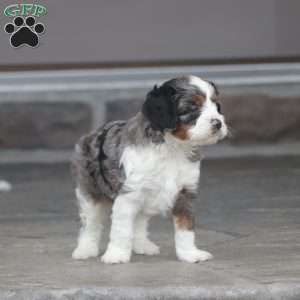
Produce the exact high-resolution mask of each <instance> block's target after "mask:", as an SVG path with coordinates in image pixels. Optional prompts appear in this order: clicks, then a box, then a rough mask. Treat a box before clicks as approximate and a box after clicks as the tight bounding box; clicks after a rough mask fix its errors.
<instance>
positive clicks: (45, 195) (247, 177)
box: [0, 156, 300, 300]
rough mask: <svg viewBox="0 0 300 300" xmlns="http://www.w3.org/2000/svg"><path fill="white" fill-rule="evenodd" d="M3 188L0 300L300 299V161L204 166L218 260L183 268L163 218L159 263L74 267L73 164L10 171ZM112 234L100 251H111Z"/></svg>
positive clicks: (205, 209) (205, 200) (3, 172)
mask: <svg viewBox="0 0 300 300" xmlns="http://www.w3.org/2000/svg"><path fill="white" fill-rule="evenodd" d="M0 179H7V180H8V181H9V182H11V183H12V190H11V192H9V193H0V228H1V230H0V241H1V244H0V258H1V261H0V299H4V300H8V299H9V300H16V299H17V300H25V299H26V300H27V299H32V300H38V299H39V300H40V299H53V300H54V299H55V300H56V299H57V300H65V299H74V300H77V299H80V300H82V299H88V300H90V299H95V300H98V299H99V300H100V299H101V300H102V299H136V300H137V299H141V300H142V299H170V300H171V299H172V300H173V299H182V300H183V299H184V300H188V299H197V300H212V299H228V300H229V299H230V300H232V299H238V300H244V299H247V300H249V299H253V300H254V299H255V300H259V299H263V300H266V299H272V300H273V299H275V300H277V299H278V300H279V299H285V300H292V299H293V300H295V299H300V264H299V261H300V260H299V242H298V241H299V239H300V236H299V232H300V231H299V219H300V204H299V203H300V201H299V195H300V187H299V179H300V157H299V156H298V157H296V156H295V157H269V158H243V159H219V160H209V161H204V163H203V168H202V180H201V184H200V193H199V198H198V201H197V203H196V212H197V220H196V221H197V222H196V223H197V230H196V235H197V244H198V246H199V247H200V248H203V249H205V250H208V251H211V252H212V253H213V254H214V259H213V260H211V261H208V262H205V263H199V264H193V265H190V264H186V263H181V262H178V261H177V260H176V257H175V252H174V246H173V244H174V242H173V230H172V222H171V220H170V219H163V218H161V217H155V218H154V219H153V220H152V223H151V226H150V237H151V239H153V241H155V242H156V243H157V244H158V245H160V247H161V254H160V255H158V256H155V257H145V256H139V255H134V256H133V259H132V262H131V263H129V264H125V265H115V266H109V265H104V264H102V263H101V262H100V259H99V258H97V259H90V260H87V261H74V260H72V259H71V252H72V250H73V248H74V246H75V243H76V238H77V233H78V227H79V224H78V217H77V211H76V204H75V200H74V192H73V185H72V182H71V180H70V175H69V167H68V165H66V164H49V165H40V164H8V165H6V166H2V167H1V168H0ZM107 236H108V230H107V229H106V231H105V239H104V242H103V244H102V247H101V253H103V251H104V250H105V246H106V243H107Z"/></svg>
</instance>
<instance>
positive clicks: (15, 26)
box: [4, 16, 45, 48]
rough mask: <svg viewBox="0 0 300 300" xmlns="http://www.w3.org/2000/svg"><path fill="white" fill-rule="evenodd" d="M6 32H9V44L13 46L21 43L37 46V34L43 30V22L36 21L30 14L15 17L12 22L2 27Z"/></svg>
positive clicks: (18, 45) (15, 46)
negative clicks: (25, 16)
mask: <svg viewBox="0 0 300 300" xmlns="http://www.w3.org/2000/svg"><path fill="white" fill-rule="evenodd" d="M4 30H5V32H6V33H8V34H11V37H10V44H11V45H12V47H14V48H18V47H20V46H22V45H28V46H30V47H37V46H38V44H39V35H41V34H43V33H44V32H45V25H44V24H43V23H36V21H35V18H34V17H32V16H29V17H27V18H26V19H24V18H22V17H16V18H15V19H14V21H13V23H7V24H6V25H5V27H4Z"/></svg>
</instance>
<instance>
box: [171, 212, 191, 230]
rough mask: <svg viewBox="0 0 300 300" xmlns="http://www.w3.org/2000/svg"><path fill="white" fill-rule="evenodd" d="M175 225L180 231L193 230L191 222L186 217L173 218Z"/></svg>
mask: <svg viewBox="0 0 300 300" xmlns="http://www.w3.org/2000/svg"><path fill="white" fill-rule="evenodd" d="M175 223H176V226H177V227H178V228H179V229H182V230H192V229H193V222H192V220H191V219H190V218H188V217H187V216H186V215H177V216H175Z"/></svg>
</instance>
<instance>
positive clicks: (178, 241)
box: [173, 189, 213, 263]
mask: <svg viewBox="0 0 300 300" xmlns="http://www.w3.org/2000/svg"><path fill="white" fill-rule="evenodd" d="M193 198H195V193H193V192H190V191H187V190H186V189H183V190H182V191H181V192H180V194H179V196H178V198H177V201H176V203H175V206H174V208H173V220H174V227H175V247H176V254H177V257H178V259H179V260H182V261H186V262H190V263H195V262H199V261H205V260H208V259H211V258H212V257H213V256H212V255H211V254H210V253H209V252H206V251H203V250H199V249H198V248H197V247H196V245H195V232H194V216H193V209H192V205H193Z"/></svg>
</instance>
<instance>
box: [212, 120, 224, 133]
mask: <svg viewBox="0 0 300 300" xmlns="http://www.w3.org/2000/svg"><path fill="white" fill-rule="evenodd" d="M211 124H212V126H213V128H214V129H215V130H220V129H221V127H222V122H221V121H220V120H219V119H212V120H211Z"/></svg>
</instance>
